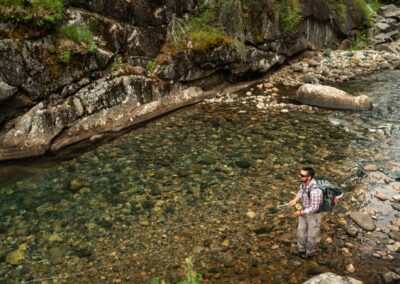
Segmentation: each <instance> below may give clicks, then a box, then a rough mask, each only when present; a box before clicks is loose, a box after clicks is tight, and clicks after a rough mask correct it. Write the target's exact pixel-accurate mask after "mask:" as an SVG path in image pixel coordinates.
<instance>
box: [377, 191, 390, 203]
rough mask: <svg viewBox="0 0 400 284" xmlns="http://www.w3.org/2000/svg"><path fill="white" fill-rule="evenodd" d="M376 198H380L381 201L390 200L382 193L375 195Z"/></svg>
mask: <svg viewBox="0 0 400 284" xmlns="http://www.w3.org/2000/svg"><path fill="white" fill-rule="evenodd" d="M375 197H376V198H378V199H379V200H380V201H386V200H388V197H387V196H386V195H384V194H381V193H380V194H377V195H375Z"/></svg>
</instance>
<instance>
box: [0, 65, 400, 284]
mask: <svg viewBox="0 0 400 284" xmlns="http://www.w3.org/2000/svg"><path fill="white" fill-rule="evenodd" d="M399 77H400V72H398V71H389V72H382V73H379V74H377V75H373V76H371V77H368V78H366V79H365V80H363V81H360V82H351V83H346V84H345V85H343V86H341V87H343V88H345V89H348V90H351V91H352V92H359V93H364V94H367V95H369V96H371V97H373V99H374V102H375V105H376V106H375V108H374V109H373V110H372V111H369V112H351V111H332V110H323V109H320V110H318V111H316V112H315V113H304V112H300V111H290V112H289V113H281V112H279V111H269V112H263V111H260V110H257V108H256V107H255V106H254V105H251V104H246V105H243V104H241V103H239V102H235V103H231V104H214V105H209V104H198V105H195V106H192V107H188V108H185V109H181V110H179V111H177V112H174V113H172V114H169V115H166V116H163V117H161V118H159V119H156V120H153V121H151V122H149V123H146V124H145V125H143V126H142V127H141V128H138V129H135V130H134V131H131V132H128V133H126V134H124V135H122V136H119V137H117V138H115V139H113V140H111V141H108V142H107V143H100V144H99V145H97V146H96V147H92V148H91V149H87V151H85V152H78V153H76V154H74V153H71V151H68V152H64V153H60V154H59V155H57V156H55V157H47V158H39V159H32V160H26V161H18V162H8V163H3V164H0V186H1V189H0V195H1V201H0V256H1V258H2V260H4V257H5V255H6V254H7V253H8V252H10V251H12V250H16V249H18V247H19V246H21V244H26V250H24V256H25V260H24V261H23V262H21V264H20V265H7V264H6V263H5V262H2V263H0V279H1V281H2V282H6V283H13V282H14V281H17V282H21V281H23V280H24V281H36V280H38V279H45V278H52V277H59V279H58V280H55V279H49V281H50V283H51V282H75V281H76V280H77V279H79V281H81V282H87V283H91V282H92V283H93V282H104V283H111V282H113V281H114V282H118V281H120V282H127V283H145V281H149V280H150V279H151V277H153V275H166V274H164V273H165V272H166V271H174V270H179V268H180V264H182V262H183V260H184V258H185V257H187V256H192V257H193V259H194V262H195V266H196V268H198V270H199V271H200V272H201V273H203V274H205V276H208V277H210V278H213V279H218V280H214V281H216V282H215V283H237V282H238V281H250V282H244V283H257V282H252V281H253V280H254V279H258V280H257V281H273V282H274V283H287V281H288V280H289V279H290V280H291V281H292V282H293V283H297V282H296V281H302V280H304V279H305V278H307V276H306V275H303V274H302V275H299V277H298V278H297V279H296V278H295V279H294V280H293V279H292V278H293V276H291V275H290V274H289V273H288V267H293V266H294V267H297V269H300V268H304V267H302V266H301V267H300V268H299V265H298V263H296V260H293V259H291V257H290V252H289V250H290V248H291V247H293V245H294V244H293V241H294V238H295V223H294V222H293V221H292V220H286V219H287V218H286V217H285V216H287V212H286V211H285V210H282V211H277V210H276V209H275V207H276V206H277V205H279V204H283V203H285V202H287V201H288V200H289V199H290V198H292V195H293V193H295V192H296V187H297V180H296V174H297V172H298V170H299V168H300V167H302V166H303V165H312V166H313V167H314V168H315V169H317V171H318V175H319V176H321V177H327V178H328V179H329V180H331V181H332V182H333V183H334V184H336V185H338V186H341V187H342V188H344V189H345V190H346V191H348V192H351V190H352V189H353V187H354V186H355V185H356V183H357V181H358V178H357V170H358V168H359V166H360V165H364V164H366V163H375V164H378V165H381V166H382V167H384V165H385V163H387V162H388V161H393V160H394V161H395V160H398V158H397V157H398V153H399V149H400V147H399V146H400V145H399V135H400V131H399V130H400V127H399V118H400V117H399V116H400V114H399V112H398V109H399V106H400V103H399V102H400V98H399V97H400V81H399V80H398V78H399ZM289 101H290V95H289ZM365 202H372V201H371V199H367V200H366V201H365ZM263 208H264V209H263ZM265 208H267V209H269V210H265ZM343 210H344V209H343ZM248 211H254V212H255V213H256V215H257V217H256V218H253V219H252V218H248V217H247V216H246V215H245V214H246V212H248ZM260 212H261V213H260ZM276 212H278V214H280V215H276ZM343 212H344V211H343ZM285 214H286V215H285ZM270 217H272V218H270ZM184 224H195V225H194V226H188V228H190V230H189V229H187V228H186V227H185V226H184ZM259 224H272V227H269V228H267V229H266V230H268V229H269V230H270V232H269V233H268V234H267V235H266V236H265V235H264V237H263V238H261V239H260V237H259V236H258V235H256V236H255V235H254V234H252V233H251V232H249V231H248V225H259ZM328 227H329V226H328V225H327V228H328ZM264 229H265V228H264ZM327 232H328V233H329V230H328V229H327ZM254 242H257V245H255V243H254ZM274 244H278V248H274V249H272V248H273V245H274ZM241 250H244V252H241ZM227 254H228V255H229V256H230V257H229V256H226V255H227ZM236 254H238V255H239V256H237V255H236ZM213 255H216V256H220V258H218V257H217V258H218V259H216V260H215V259H213ZM337 257H338V258H340V256H339V255H338V256H337ZM221 262H222V263H225V264H224V265H222V266H219V264H220V263H221ZM339 262H340V261H339ZM113 264H118V265H117V266H118V268H116V267H115V266H113ZM343 265H344V264H342V263H340V264H337V265H332V268H331V270H333V271H335V272H338V273H341V272H343V271H340V269H343ZM79 270H83V271H85V270H88V272H86V273H82V274H78V275H75V276H73V277H72V276H71V277H67V274H71V273H76V272H77V271H79ZM261 270H262V271H264V272H262V273H261V272H260V271H261ZM235 271H236V272H235ZM237 272H240V273H237ZM263 273H264V274H265V275H262V274H263ZM216 274H219V275H216ZM165 277H167V276H165ZM263 277H264V278H263ZM364 277H365V276H364ZM242 278H243V279H242ZM116 279H117V280H118V281H115V280H116ZM251 279H253V280H251ZM260 279H261V280H260ZM254 281H256V280H254ZM213 283H214V282H213ZM260 283H261V282H260ZM299 283H300V282H299ZM367 283H368V282H367Z"/></svg>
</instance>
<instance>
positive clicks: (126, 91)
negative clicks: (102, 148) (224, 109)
mask: <svg viewBox="0 0 400 284" xmlns="http://www.w3.org/2000/svg"><path fill="white" fill-rule="evenodd" d="M260 2H262V3H263V4H262V5H261V6H258V7H257V9H254V10H251V11H249V12H248V13H247V14H246V26H245V31H244V33H245V41H244V42H245V43H246V44H245V45H244V46H243V47H242V49H241V50H240V52H239V51H238V49H237V48H234V47H233V45H232V44H231V43H230V42H229V40H227V41H225V42H219V43H218V44H214V45H211V46H207V48H203V49H196V48H193V47H192V46H191V42H186V43H185V44H184V45H181V46H180V47H179V48H178V49H177V50H174V51H173V52H171V48H168V40H169V38H168V34H167V30H168V25H169V24H170V22H171V20H172V19H175V18H180V17H185V16H186V17H192V16H193V15H194V14H195V13H197V12H198V9H199V8H198V5H197V1H195V0H191V1H187V0H151V1H150V0H130V1H126V0H116V1H113V2H109V1H103V0H93V1H83V0H70V1H69V2H68V6H66V9H65V10H64V13H63V15H64V18H63V19H62V20H61V21H60V22H58V23H56V24H52V25H49V24H45V25H34V24H32V23H30V22H29V21H28V22H24V21H17V22H16V21H15V20H10V18H7V15H6V13H7V11H10V9H8V10H7V8H8V7H5V8H4V7H2V10H0V19H3V21H2V22H1V23H0V36H1V40H0V129H1V130H0V160H5V159H12V158H21V157H27V156H32V155H39V154H43V153H44V152H46V151H47V150H57V149H60V148H62V147H65V146H67V145H70V144H72V143H76V142H78V141H81V140H83V139H90V138H93V137H95V138H96V137H98V135H99V134H102V133H105V132H108V131H117V130H120V129H122V128H125V127H128V126H131V125H133V124H135V123H138V122H140V121H143V120H145V119H148V118H150V117H154V116H156V115H159V114H162V113H164V112H166V111H171V110H173V109H175V108H177V107H181V106H183V105H186V104H189V103H194V102H196V101H198V100H200V99H202V97H203V96H204V95H205V94H204V93H203V90H201V89H200V88H198V87H195V86H200V87H202V86H203V87H207V86H212V85H215V84H221V83H223V82H224V80H226V79H232V78H233V79H235V78H238V77H241V76H244V75H246V74H249V73H251V74H253V73H260V74H261V73H265V72H267V71H268V70H269V69H270V68H271V67H273V66H275V65H277V64H282V63H283V62H284V61H285V60H286V59H287V58H288V57H290V56H293V55H295V54H297V53H299V52H301V51H304V50H305V49H308V48H314V47H323V46H334V45H337V44H338V43H339V42H340V40H342V39H344V38H346V37H348V36H351V35H352V34H353V33H354V31H355V29H357V27H359V26H361V25H362V24H363V22H364V21H365V17H364V15H363V14H362V11H361V10H360V9H359V7H356V6H351V5H353V4H351V3H353V2H352V1H349V4H348V5H349V7H350V8H351V9H349V11H350V13H348V14H347V16H346V17H345V18H343V15H340V14H339V13H338V12H335V11H334V10H332V9H331V8H330V7H329V6H328V5H327V4H326V1H322V0H318V1H315V0H314V1H313V0H304V1H301V4H302V6H301V11H300V13H301V21H299V22H298V23H297V24H296V25H295V27H294V28H293V29H292V31H291V32H290V33H288V32H287V31H284V29H283V28H282V25H281V24H280V21H279V15H278V13H276V11H274V9H275V6H274V1H265V2H264V1H260ZM0 3H1V2H0ZM0 5H3V4H0ZM71 26H72V27H88V29H90V32H91V33H92V34H93V37H92V38H91V37H89V36H87V38H88V39H83V41H82V42H79V41H78V42H77V41H76V40H75V39H74V38H73V37H72V36H70V35H69V34H68V33H67V32H66V31H68V30H67V29H68V27H71ZM146 66H147V70H146Z"/></svg>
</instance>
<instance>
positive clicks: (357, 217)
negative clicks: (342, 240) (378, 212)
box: [350, 211, 376, 231]
mask: <svg viewBox="0 0 400 284" xmlns="http://www.w3.org/2000/svg"><path fill="white" fill-rule="evenodd" d="M350 218H351V219H352V220H353V221H354V222H356V223H357V225H359V226H360V227H361V228H363V229H364V230H366V231H373V230H375V228H376V226H375V223H374V221H373V219H372V218H371V216H369V215H368V214H366V213H364V212H357V211H355V212H351V213H350Z"/></svg>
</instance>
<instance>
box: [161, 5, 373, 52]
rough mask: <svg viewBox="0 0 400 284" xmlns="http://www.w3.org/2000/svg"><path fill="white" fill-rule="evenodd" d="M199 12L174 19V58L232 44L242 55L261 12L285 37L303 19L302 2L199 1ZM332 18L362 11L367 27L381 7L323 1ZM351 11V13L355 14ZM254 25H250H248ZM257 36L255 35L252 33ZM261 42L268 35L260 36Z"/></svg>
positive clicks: (170, 41)
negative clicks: (179, 54) (188, 51)
mask: <svg viewBox="0 0 400 284" xmlns="http://www.w3.org/2000/svg"><path fill="white" fill-rule="evenodd" d="M200 2H201V3H200V4H199V5H200V6H199V9H198V10H197V13H196V14H194V15H192V17H190V18H189V19H180V18H175V17H173V19H172V21H171V23H170V26H169V29H168V36H167V44H166V47H165V48H164V53H167V54H170V55H174V54H176V53H177V52H179V51H180V50H185V49H192V50H195V51H200V52H207V51H208V50H210V49H212V48H214V47H216V46H219V45H222V44H229V45H232V46H233V47H234V49H235V50H236V51H237V52H239V54H243V50H244V44H245V41H246V36H245V35H246V34H247V33H248V30H249V29H251V30H253V29H254V30H260V31H261V30H262V29H257V28H256V27H253V26H254V24H260V25H261V23H260V22H261V20H260V19H258V18H257V17H259V16H260V15H259V11H269V12H270V13H269V15H271V14H272V15H274V17H272V18H271V19H270V20H271V21H272V22H276V21H278V22H277V24H278V27H279V29H280V32H281V33H282V34H285V35H289V36H290V35H291V34H294V33H295V32H296V30H297V27H298V25H299V24H300V22H301V21H302V20H303V6H302V1H301V0H281V1H277V0H275V1H269V2H266V1H261V0H250V1H244V0H203V1H200ZM322 2H325V3H326V6H327V8H328V9H329V11H330V13H331V14H332V17H336V18H337V19H338V20H339V21H341V22H345V21H346V19H347V18H348V17H349V13H350V12H352V11H353V12H354V10H357V11H359V14H360V17H362V18H363V19H365V21H364V22H365V25H366V26H369V25H370V24H371V21H372V10H377V9H379V7H380V4H379V2H378V1H377V0H324V1H322ZM271 3H272V5H270V4H271ZM353 12H352V13H353ZM249 23H251V25H250V24H249ZM253 36H254V34H253ZM261 37H262V38H260V40H255V41H256V42H262V41H263V40H265V38H264V37H265V35H263V36H261Z"/></svg>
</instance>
